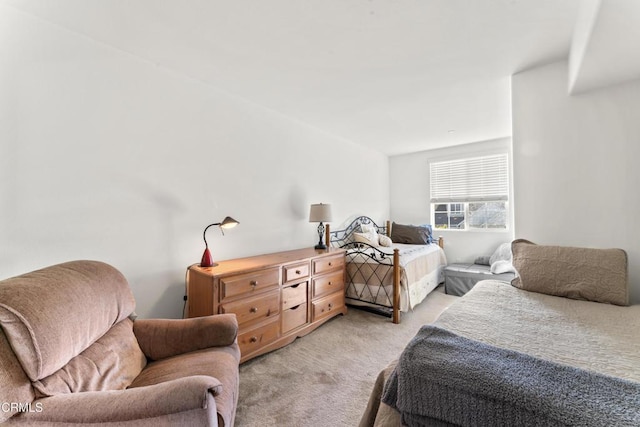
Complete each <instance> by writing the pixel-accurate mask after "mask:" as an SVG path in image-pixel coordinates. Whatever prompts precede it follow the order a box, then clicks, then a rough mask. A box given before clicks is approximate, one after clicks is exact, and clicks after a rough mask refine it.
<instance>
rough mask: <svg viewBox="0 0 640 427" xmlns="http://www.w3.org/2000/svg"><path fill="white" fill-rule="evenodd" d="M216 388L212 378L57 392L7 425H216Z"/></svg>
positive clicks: (214, 380) (216, 383)
mask: <svg viewBox="0 0 640 427" xmlns="http://www.w3.org/2000/svg"><path fill="white" fill-rule="evenodd" d="M220 387H221V386H220V381H218V380H216V379H215V378H212V377H209V376H192V377H185V378H179V379H175V380H172V381H168V382H165V383H162V384H156V385H151V386H147V387H140V388H136V389H129V390H117V391H96V392H86V393H69V394H60V395H57V396H52V397H46V398H43V399H39V400H36V401H35V402H34V403H33V404H32V405H31V407H32V408H34V410H33V411H31V412H25V413H21V414H18V415H16V416H14V417H13V418H11V419H10V420H9V422H10V424H11V423H16V424H21V423H23V424H25V425H33V424H36V423H43V424H45V425H54V424H55V425H70V424H75V425H79V424H89V423H106V424H109V425H124V426H127V425H131V426H153V427H157V426H158V425H216V403H215V400H214V398H213V393H212V391H216V390H218V389H219V388H220ZM38 407H40V408H41V410H40V411H39V412H38V410H37V408H38Z"/></svg>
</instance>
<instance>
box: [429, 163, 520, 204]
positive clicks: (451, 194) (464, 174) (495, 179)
mask: <svg viewBox="0 0 640 427" xmlns="http://www.w3.org/2000/svg"><path fill="white" fill-rule="evenodd" d="M430 168H431V203H453V202H486V201H491V202H495V201H501V200H508V199H509V164H508V156H507V154H497V155H491V156H483V157H475V158H470V159H460V160H451V161H445V162H435V163H431V164H430Z"/></svg>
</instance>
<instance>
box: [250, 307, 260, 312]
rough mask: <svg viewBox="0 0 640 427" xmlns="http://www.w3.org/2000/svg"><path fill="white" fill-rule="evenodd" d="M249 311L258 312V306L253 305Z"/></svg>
mask: <svg viewBox="0 0 640 427" xmlns="http://www.w3.org/2000/svg"><path fill="white" fill-rule="evenodd" d="M249 311H250V312H252V313H257V312H258V307H251V308H250V309H249Z"/></svg>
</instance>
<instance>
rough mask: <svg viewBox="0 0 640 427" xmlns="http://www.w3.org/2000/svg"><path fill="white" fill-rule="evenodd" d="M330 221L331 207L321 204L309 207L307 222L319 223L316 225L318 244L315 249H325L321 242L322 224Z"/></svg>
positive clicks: (322, 235)
mask: <svg viewBox="0 0 640 427" xmlns="http://www.w3.org/2000/svg"><path fill="white" fill-rule="evenodd" d="M329 221H331V205H325V204H323V203H317V204H313V205H311V210H310V211H309V222H319V223H320V224H319V225H318V238H319V240H318V244H317V245H316V246H315V248H316V249H327V246H326V245H325V244H324V242H323V237H324V225H323V224H322V223H323V222H329Z"/></svg>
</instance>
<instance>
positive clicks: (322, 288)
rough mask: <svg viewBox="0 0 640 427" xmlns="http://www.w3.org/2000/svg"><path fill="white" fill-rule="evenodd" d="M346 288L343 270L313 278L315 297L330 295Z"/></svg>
mask: <svg viewBox="0 0 640 427" xmlns="http://www.w3.org/2000/svg"><path fill="white" fill-rule="evenodd" d="M343 289H344V272H343V271H342V270H340V271H338V272H336V273H331V274H325V275H324V276H319V277H314V278H313V295H312V297H313V298H317V297H320V296H322V295H328V294H331V293H333V292H337V291H342V290H343Z"/></svg>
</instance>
